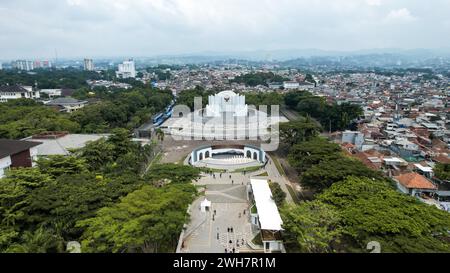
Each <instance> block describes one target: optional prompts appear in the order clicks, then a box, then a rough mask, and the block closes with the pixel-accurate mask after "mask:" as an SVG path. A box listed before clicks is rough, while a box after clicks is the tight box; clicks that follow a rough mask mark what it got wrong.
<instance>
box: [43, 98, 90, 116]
mask: <svg viewBox="0 0 450 273" xmlns="http://www.w3.org/2000/svg"><path fill="white" fill-rule="evenodd" d="M86 104H87V101H80V100H77V99H74V98H71V97H66V98H57V99H54V100H51V101H49V102H47V103H46V104H45V105H47V106H55V107H58V109H59V111H60V112H66V113H72V112H74V111H78V110H80V109H81V108H83V107H84V106H85V105H86Z"/></svg>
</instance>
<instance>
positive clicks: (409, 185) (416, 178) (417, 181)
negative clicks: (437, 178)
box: [394, 172, 437, 196]
mask: <svg viewBox="0 0 450 273" xmlns="http://www.w3.org/2000/svg"><path fill="white" fill-rule="evenodd" d="M394 180H395V181H396V182H397V187H398V189H399V190H400V191H401V192H403V193H406V194H409V195H411V196H420V195H422V194H427V195H429V194H432V193H436V191H437V187H436V186H435V185H434V184H433V183H431V182H430V181H429V180H428V179H426V178H425V177H424V176H422V175H420V174H418V173H414V172H412V173H406V174H402V175H399V176H394Z"/></svg>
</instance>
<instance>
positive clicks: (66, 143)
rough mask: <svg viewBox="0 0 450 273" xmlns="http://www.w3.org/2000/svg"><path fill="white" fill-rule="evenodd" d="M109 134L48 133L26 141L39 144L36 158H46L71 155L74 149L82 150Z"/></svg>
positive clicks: (28, 138)
mask: <svg viewBox="0 0 450 273" xmlns="http://www.w3.org/2000/svg"><path fill="white" fill-rule="evenodd" d="M108 136H109V135H107V134H69V133H68V132H47V133H42V134H38V135H34V136H31V137H27V138H25V139H23V140H26V141H28V142H31V143H38V144H37V145H38V146H37V147H36V156H38V157H46V156H50V155H69V154H70V150H72V149H81V148H83V147H84V146H86V144H87V143H88V142H90V141H96V140H99V139H101V138H107V137H108Z"/></svg>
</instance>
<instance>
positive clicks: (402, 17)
mask: <svg viewBox="0 0 450 273" xmlns="http://www.w3.org/2000/svg"><path fill="white" fill-rule="evenodd" d="M386 20H387V21H390V22H392V21H394V22H398V21H400V22H412V21H415V20H416V18H415V17H414V16H412V15H411V12H410V11H409V10H408V9H407V8H401V9H397V10H391V11H390V12H389V14H388V15H387V16H386Z"/></svg>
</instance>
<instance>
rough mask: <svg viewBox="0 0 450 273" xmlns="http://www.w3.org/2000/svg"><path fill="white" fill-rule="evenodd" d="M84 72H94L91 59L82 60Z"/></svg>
mask: <svg viewBox="0 0 450 273" xmlns="http://www.w3.org/2000/svg"><path fill="white" fill-rule="evenodd" d="M84 70H86V71H94V61H93V60H92V59H84Z"/></svg>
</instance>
